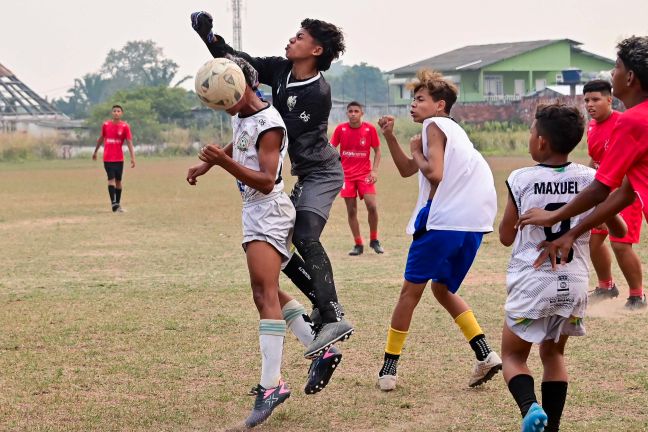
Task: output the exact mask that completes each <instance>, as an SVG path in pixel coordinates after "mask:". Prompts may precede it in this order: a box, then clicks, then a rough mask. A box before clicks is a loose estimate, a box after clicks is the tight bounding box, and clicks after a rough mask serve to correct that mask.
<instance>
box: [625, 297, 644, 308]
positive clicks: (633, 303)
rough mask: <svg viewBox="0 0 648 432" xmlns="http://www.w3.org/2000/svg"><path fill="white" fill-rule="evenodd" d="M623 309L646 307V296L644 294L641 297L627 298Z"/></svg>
mask: <svg viewBox="0 0 648 432" xmlns="http://www.w3.org/2000/svg"><path fill="white" fill-rule="evenodd" d="M624 307H625V308H626V309H629V310H637V309H644V308H646V307H648V303H646V294H644V295H643V296H630V297H628V301H626V304H625V306H624Z"/></svg>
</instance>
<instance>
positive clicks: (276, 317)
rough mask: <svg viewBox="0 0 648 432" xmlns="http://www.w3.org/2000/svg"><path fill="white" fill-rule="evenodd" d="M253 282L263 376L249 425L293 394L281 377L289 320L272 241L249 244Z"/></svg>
mask: <svg viewBox="0 0 648 432" xmlns="http://www.w3.org/2000/svg"><path fill="white" fill-rule="evenodd" d="M245 254H246V257H247V264H248V270H249V273H250V283H251V285H252V296H253V298H254V304H255V305H256V307H257V310H258V311H259V317H260V321H259V345H260V348H261V380H260V381H259V387H258V391H257V395H256V399H255V403H254V407H253V409H252V412H251V413H250V415H249V417H248V418H247V419H246V420H245V424H246V426H247V427H253V426H256V425H258V424H260V423H262V422H264V421H265V420H266V419H267V418H268V417H269V416H270V414H272V411H273V410H274V409H275V408H276V407H277V406H278V405H279V404H281V403H283V402H284V401H285V400H286V399H288V397H289V396H290V390H288V388H287V387H286V385H285V384H284V383H283V381H282V380H281V360H282V356H283V342H284V338H285V335H286V321H285V320H284V319H283V315H282V312H281V306H280V302H279V271H280V268H281V259H282V257H281V255H280V254H279V253H278V252H277V250H276V249H275V248H274V247H273V246H272V245H270V244H269V243H266V242H263V241H252V242H249V243H247V244H246V247H245Z"/></svg>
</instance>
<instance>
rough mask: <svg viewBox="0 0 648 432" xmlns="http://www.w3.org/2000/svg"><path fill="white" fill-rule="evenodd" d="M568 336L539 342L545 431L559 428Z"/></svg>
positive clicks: (554, 431) (567, 377) (565, 383)
mask: <svg viewBox="0 0 648 432" xmlns="http://www.w3.org/2000/svg"><path fill="white" fill-rule="evenodd" d="M567 339H568V336H566V335H563V336H561V337H560V339H559V341H558V342H554V341H553V340H547V341H544V342H542V343H541V344H540V360H541V361H542V366H543V369H544V374H543V377H542V387H541V391H542V408H543V409H544V410H545V412H546V413H547V417H548V420H547V427H546V428H545V432H557V431H558V430H559V428H560V418H561V417H562V412H563V408H564V407H565V400H566V399H567V385H568V382H569V375H568V374H567V368H566V367H565V345H566V344H567Z"/></svg>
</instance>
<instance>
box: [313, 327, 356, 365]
mask: <svg viewBox="0 0 648 432" xmlns="http://www.w3.org/2000/svg"><path fill="white" fill-rule="evenodd" d="M354 331H355V329H351V330H349V331H347V332H346V333H343V334H341V335H340V336H338V337H336V338H335V339H333V340H331V341H329V342H328V343H327V344H326V345H325V346H323V347H321V348H318V349H317V350H316V351H311V352H307V353H305V354H304V357H305V358H307V359H309V360H312V359H314V358H315V357H319V356H321V355H322V354H324V351H326V350H327V349H329V348H330V347H331V346H332V345H335V343H336V342H344V341H345V340H347V339H349V338H350V337H351V335H352V334H353V332H354Z"/></svg>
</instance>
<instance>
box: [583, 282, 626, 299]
mask: <svg viewBox="0 0 648 432" xmlns="http://www.w3.org/2000/svg"><path fill="white" fill-rule="evenodd" d="M618 296H619V288H617V287H616V284H615V285H612V288H610V289H605V288H601V287H596V288H594V291H591V292H590V294H589V299H590V300H592V301H599V300H605V299H611V298H615V297H618Z"/></svg>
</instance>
